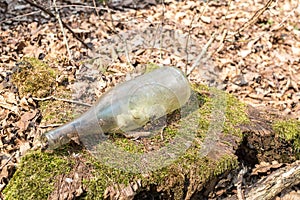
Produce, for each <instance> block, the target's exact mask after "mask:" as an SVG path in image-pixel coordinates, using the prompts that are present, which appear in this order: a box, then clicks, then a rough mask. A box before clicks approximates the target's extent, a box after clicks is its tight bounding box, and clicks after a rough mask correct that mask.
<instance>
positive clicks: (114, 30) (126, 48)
mask: <svg viewBox="0 0 300 200" xmlns="http://www.w3.org/2000/svg"><path fill="white" fill-rule="evenodd" d="M105 6H106V7H107V10H108V13H109V17H110V20H111V26H112V27H110V26H109V25H108V24H107V23H105V22H104V23H105V24H106V26H107V27H108V28H109V30H110V31H112V32H113V33H114V34H116V35H117V37H118V38H119V39H120V40H121V41H122V42H123V43H124V44H125V56H126V59H127V64H129V65H130V67H132V68H134V67H133V65H132V62H131V59H130V57H129V51H128V45H127V41H126V40H124V38H122V37H121V35H119V33H118V32H117V31H116V27H115V25H114V20H113V17H112V13H111V9H110V8H109V7H108V5H106V4H105Z"/></svg>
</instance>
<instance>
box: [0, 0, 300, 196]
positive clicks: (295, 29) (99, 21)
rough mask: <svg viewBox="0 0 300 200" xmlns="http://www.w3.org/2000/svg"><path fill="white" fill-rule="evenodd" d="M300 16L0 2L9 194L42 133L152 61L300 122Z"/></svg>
mask: <svg viewBox="0 0 300 200" xmlns="http://www.w3.org/2000/svg"><path fill="white" fill-rule="evenodd" d="M58 14H59V15H58ZM299 19H300V5H299V1H298V0H289V1H283V0H278V1H272V0H269V1H267V0H264V1H262V0H251V1H196V0H194V1H192V0H187V1H175V0H165V1H164V3H157V2H156V1H155V0H141V1H131V0H128V1H127V0H126V1H110V2H109V3H107V5H103V4H101V3H99V2H95V1H92V0H85V1H84V0H68V1H65V0H64V1H61V0H59V1H57V2H55V1H53V2H52V1H49V2H45V1H40V0H36V1H31V0H24V1H17V0H7V1H1V2H0V27H1V30H0V192H1V191H2V190H3V189H4V188H5V187H6V185H7V184H8V182H9V180H10V179H11V177H12V176H13V174H14V172H15V169H16V167H17V166H18V163H19V161H20V158H21V157H22V156H23V155H24V154H25V153H26V152H27V151H28V150H30V149H34V148H36V145H37V143H38V141H37V140H38V138H39V136H40V135H41V134H43V133H45V132H46V131H48V130H50V129H52V128H53V127H56V126H59V125H61V124H63V123H65V122H67V121H69V120H70V119H72V118H73V117H74V115H76V114H78V112H81V109H84V105H80V106H81V107H83V108H81V107H80V106H79V105H78V104H77V103H78V102H82V103H86V104H92V103H94V102H95V101H96V99H97V98H98V97H100V96H101V95H102V94H103V93H104V92H106V91H107V90H109V89H110V88H111V87H113V86H115V85H116V84H117V83H120V82H123V81H125V80H128V79H130V78H132V77H135V76H137V75H139V74H141V72H142V71H144V70H145V68H146V66H149V64H155V65H165V66H174V67H177V68H179V69H181V70H182V71H183V72H185V73H186V74H187V75H188V79H189V80H190V82H191V83H204V84H207V85H210V86H215V87H217V88H219V89H222V90H225V91H226V92H228V93H231V94H233V95H234V96H236V97H237V98H238V99H239V100H240V101H242V102H245V103H247V104H250V105H251V106H253V107H255V108H258V109H259V110H261V111H264V110H265V111H268V112H270V113H274V114H276V115H281V116H284V117H287V118H293V119H296V120H300V21H299ZM33 63H34V64H33ZM32 67H33V68H32ZM47 67H50V68H51V69H52V71H51V72H49V71H48V72H47V73H40V71H43V70H44V71H45V70H46V69H45V68H47ZM28 68H32V70H27V72H26V73H25V74H22V71H26V70H24V69H28ZM35 70H36V71H35ZM32 75H34V76H32ZM27 77H34V78H33V79H30V80H29V79H28V78H27ZM24 83H25V84H27V85H28V84H29V85H30V86H29V87H25V86H24ZM62 88H63V89H62ZM49 100H51V101H52V103H51V106H48V105H47V104H45V101H49ZM56 101H59V102H61V101H62V102H64V105H65V107H62V106H61V104H58V103H57V104H56V103H55V102H56ZM71 101H74V102H75V101H76V102H75V103H74V102H73V104H72V105H69V104H70V102H71ZM71 103H72V102H71ZM49 113H51V115H50V114H49ZM46 116H47V117H46ZM53 116H55V117H53ZM274 162H275V164H274V163H273V164H272V163H269V168H268V169H271V167H270V165H271V166H272V165H273V166H275V165H276V166H277V164H278V163H276V161H274ZM292 190H293V191H296V192H299V186H298V187H293V188H292ZM288 192H290V191H288ZM282 195H283V194H282ZM278 198H280V197H278ZM0 199H1V196H0Z"/></svg>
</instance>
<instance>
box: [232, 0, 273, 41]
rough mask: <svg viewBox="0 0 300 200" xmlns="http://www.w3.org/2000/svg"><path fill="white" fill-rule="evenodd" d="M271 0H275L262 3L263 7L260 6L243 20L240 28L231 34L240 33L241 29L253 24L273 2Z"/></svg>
mask: <svg viewBox="0 0 300 200" xmlns="http://www.w3.org/2000/svg"><path fill="white" fill-rule="evenodd" d="M273 1H275V0H268V2H267V3H266V5H264V7H262V8H261V9H259V10H258V11H256V12H255V13H254V15H253V16H252V17H251V18H250V19H249V20H248V21H247V22H245V23H244V24H243V25H242V26H241V27H240V28H238V30H237V31H236V32H235V33H234V34H233V35H236V34H239V33H241V32H242V31H243V30H245V29H246V28H248V27H249V26H250V25H252V24H254V23H255V22H256V21H257V19H258V18H259V17H260V16H261V15H262V14H263V13H264V12H265V11H266V10H267V9H268V8H269V7H270V5H271V4H272V3H273Z"/></svg>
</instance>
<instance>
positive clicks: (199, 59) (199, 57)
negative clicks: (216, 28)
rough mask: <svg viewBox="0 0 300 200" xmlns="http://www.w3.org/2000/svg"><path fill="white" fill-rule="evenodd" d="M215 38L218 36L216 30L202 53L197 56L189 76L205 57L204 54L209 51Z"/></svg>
mask: <svg viewBox="0 0 300 200" xmlns="http://www.w3.org/2000/svg"><path fill="white" fill-rule="evenodd" d="M215 38H216V33H215V32H214V33H213V34H212V36H211V37H210V39H209V41H208V42H207V43H206V44H205V46H204V47H203V49H202V51H201V53H200V55H199V56H198V57H197V59H196V61H195V62H194V64H193V65H192V67H191V69H190V71H189V72H188V73H187V76H189V75H190V74H191V73H192V72H193V71H194V70H195V68H196V67H197V66H198V65H199V64H200V61H201V59H202V58H203V56H204V55H205V53H206V52H207V49H208V48H209V47H210V45H211V43H212V42H213V41H214V40H215Z"/></svg>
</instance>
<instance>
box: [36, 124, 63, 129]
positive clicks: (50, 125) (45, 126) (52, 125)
mask: <svg viewBox="0 0 300 200" xmlns="http://www.w3.org/2000/svg"><path fill="white" fill-rule="evenodd" d="M61 125H62V124H48V125H44V126H39V128H49V127H51V128H54V127H59V126H61Z"/></svg>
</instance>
